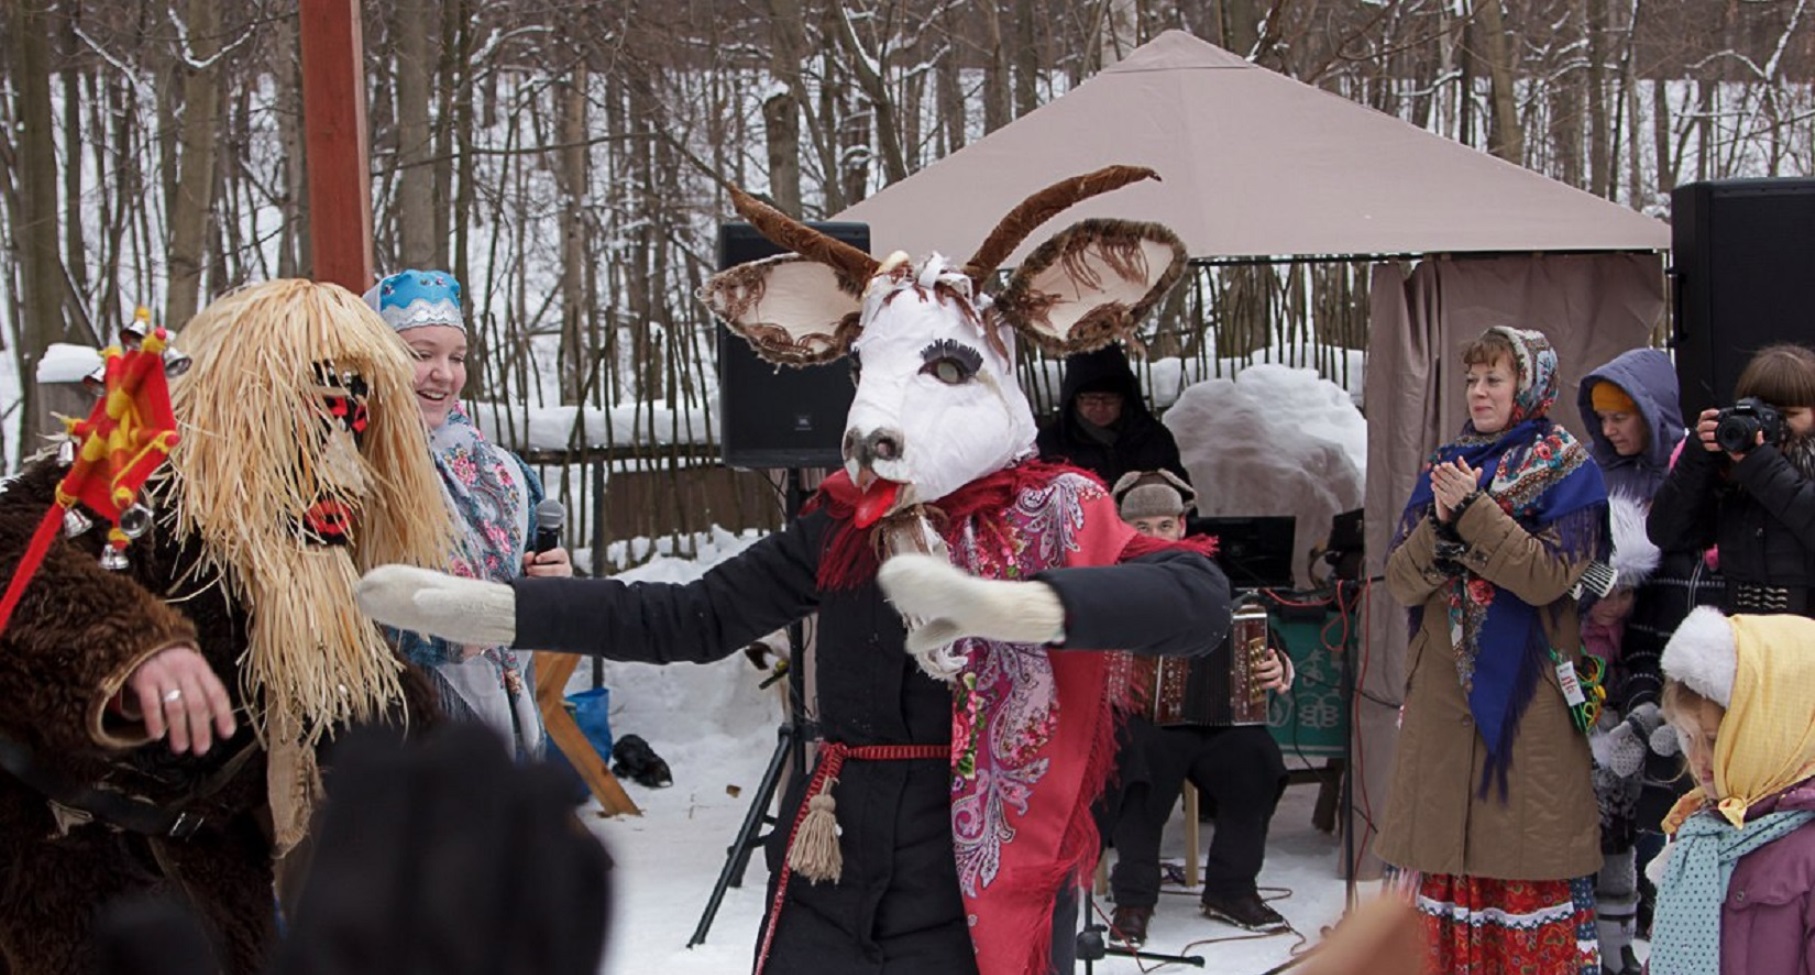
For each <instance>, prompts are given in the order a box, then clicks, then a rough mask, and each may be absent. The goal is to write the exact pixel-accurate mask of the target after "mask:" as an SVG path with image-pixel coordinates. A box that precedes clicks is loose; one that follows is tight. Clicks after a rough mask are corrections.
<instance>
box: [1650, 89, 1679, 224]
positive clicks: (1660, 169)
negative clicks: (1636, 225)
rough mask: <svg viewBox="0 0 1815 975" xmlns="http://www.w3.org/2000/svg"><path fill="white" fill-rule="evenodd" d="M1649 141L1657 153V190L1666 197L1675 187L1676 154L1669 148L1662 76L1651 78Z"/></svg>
mask: <svg viewBox="0 0 1815 975" xmlns="http://www.w3.org/2000/svg"><path fill="white" fill-rule="evenodd" d="M1651 143H1652V152H1654V153H1656V154H1657V191H1658V193H1660V194H1661V195H1663V196H1665V197H1668V196H1669V195H1670V191H1671V190H1674V189H1676V154H1675V153H1674V152H1672V151H1671V150H1670V90H1669V87H1668V85H1667V84H1666V83H1665V81H1664V79H1662V78H1653V79H1651Z"/></svg>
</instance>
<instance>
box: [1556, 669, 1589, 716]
mask: <svg viewBox="0 0 1815 975" xmlns="http://www.w3.org/2000/svg"><path fill="white" fill-rule="evenodd" d="M1557 683H1558V684H1559V685H1561V686H1562V688H1563V700H1565V701H1568V702H1569V704H1570V706H1571V707H1575V706H1576V705H1579V704H1582V703H1585V702H1586V701H1587V700H1588V697H1587V696H1586V695H1584V694H1583V693H1582V683H1581V682H1580V681H1578V680H1576V665H1575V664H1573V663H1570V662H1569V661H1567V660H1559V661H1557Z"/></svg>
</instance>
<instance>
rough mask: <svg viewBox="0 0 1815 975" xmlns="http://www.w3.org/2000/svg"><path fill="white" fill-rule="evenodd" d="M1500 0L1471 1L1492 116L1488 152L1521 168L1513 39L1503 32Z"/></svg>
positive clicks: (1522, 152)
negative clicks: (1476, 22) (1484, 66)
mask: <svg viewBox="0 0 1815 975" xmlns="http://www.w3.org/2000/svg"><path fill="white" fill-rule="evenodd" d="M1500 2H1501V0H1474V5H1475V15H1476V16H1477V17H1478V18H1479V21H1480V23H1479V27H1480V30H1478V31H1476V33H1475V36H1476V37H1477V38H1479V39H1480V41H1481V47H1482V48H1483V50H1484V51H1485V53H1486V57H1485V58H1484V60H1485V61H1486V62H1487V69H1488V79H1489V85H1490V98H1491V105H1492V113H1491V115H1490V116H1489V119H1488V123H1489V128H1488V136H1487V151H1488V152H1491V153H1493V154H1494V155H1496V156H1499V157H1500V158H1501V159H1505V160H1507V161H1508V162H1512V163H1517V164H1520V165H1523V164H1524V162H1525V137H1524V134H1523V133H1522V132H1521V131H1520V130H1519V104H1518V96H1517V93H1516V92H1515V91H1514V88H1513V85H1514V78H1513V57H1514V48H1513V38H1512V37H1511V36H1510V35H1508V34H1507V32H1506V19H1505V16H1504V14H1503V12H1502V10H1501V8H1500Z"/></svg>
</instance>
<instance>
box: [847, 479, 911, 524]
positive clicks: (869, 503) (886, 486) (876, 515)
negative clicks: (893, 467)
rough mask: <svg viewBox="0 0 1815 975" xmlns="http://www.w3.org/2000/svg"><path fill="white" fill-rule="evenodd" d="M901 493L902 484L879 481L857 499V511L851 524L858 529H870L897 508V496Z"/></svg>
mask: <svg viewBox="0 0 1815 975" xmlns="http://www.w3.org/2000/svg"><path fill="white" fill-rule="evenodd" d="M899 493H901V482H899V481H884V480H881V479H878V480H877V481H876V482H875V483H873V484H871V485H870V488H869V490H867V491H865V492H863V497H860V498H858V499H857V510H856V512H855V513H854V514H853V515H852V516H851V523H852V524H854V525H856V526H857V527H858V528H868V527H870V526H871V525H874V524H876V522H877V521H878V520H880V519H881V518H882V516H883V515H886V514H888V513H889V509H890V508H892V507H894V506H895V495H897V494H899Z"/></svg>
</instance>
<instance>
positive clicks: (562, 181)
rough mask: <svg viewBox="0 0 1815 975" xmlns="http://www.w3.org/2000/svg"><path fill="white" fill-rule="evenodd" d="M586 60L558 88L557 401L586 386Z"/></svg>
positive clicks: (573, 398)
mask: <svg viewBox="0 0 1815 975" xmlns="http://www.w3.org/2000/svg"><path fill="white" fill-rule="evenodd" d="M587 78H588V73H587V70H586V64H585V62H583V61H582V62H579V63H577V64H575V65H574V67H573V72H572V74H571V75H569V77H568V79H567V81H566V82H564V83H563V84H561V85H560V86H559V87H558V88H557V89H556V91H557V95H556V97H558V98H559V99H560V100H561V129H560V133H561V134H560V136H559V137H558V140H557V141H559V142H560V144H561V149H560V157H559V158H560V162H559V164H558V165H557V166H556V167H555V172H556V173H557V174H558V180H559V186H560V189H561V213H560V224H561V402H563V403H578V402H580V394H581V390H582V388H584V387H585V385H586V373H587V371H588V368H589V365H590V363H589V361H588V360H589V357H588V356H587V354H586V332H587V329H586V319H587V311H588V308H589V306H590V305H591V304H592V303H591V302H590V301H588V300H587V296H586V199H587V195H588V194H587V182H588V174H589V166H588V163H589V158H588V157H589V153H588V152H587V147H586V82H587Z"/></svg>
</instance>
